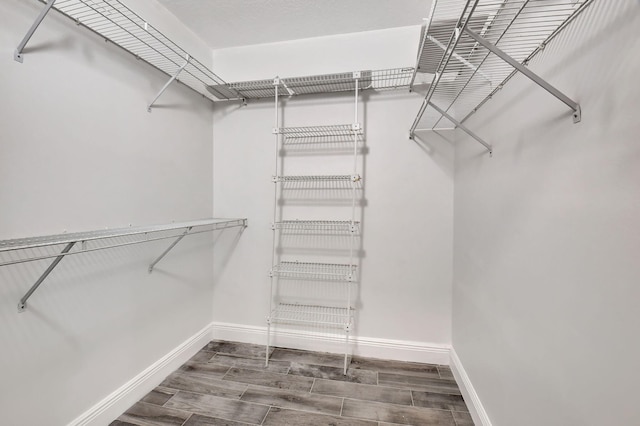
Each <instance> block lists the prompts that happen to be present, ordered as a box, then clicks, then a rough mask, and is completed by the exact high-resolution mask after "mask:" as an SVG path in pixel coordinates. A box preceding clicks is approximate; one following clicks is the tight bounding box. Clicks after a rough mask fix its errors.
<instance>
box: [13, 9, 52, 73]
mask: <svg viewBox="0 0 640 426" xmlns="http://www.w3.org/2000/svg"><path fill="white" fill-rule="evenodd" d="M55 2H56V0H49V1H48V2H47V4H46V6H45V7H44V8H43V9H42V10H41V11H40V15H38V17H37V18H36V20H35V21H34V23H33V25H31V28H29V31H27V34H25V36H24V38H23V39H22V41H21V42H20V44H19V45H18V47H17V48H16V50H15V52H13V59H14V60H15V61H17V62H20V63H22V61H23V59H24V58H23V57H22V51H23V50H24V48H25V46H26V45H27V43H29V40H31V37H32V36H33V33H35V32H36V30H37V29H38V27H39V26H40V24H41V23H42V21H43V20H44V17H45V16H47V13H49V10H51V8H52V7H53V4H54V3H55Z"/></svg>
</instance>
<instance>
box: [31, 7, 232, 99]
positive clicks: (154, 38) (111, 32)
mask: <svg viewBox="0 0 640 426" xmlns="http://www.w3.org/2000/svg"><path fill="white" fill-rule="evenodd" d="M40 2H41V3H44V4H47V3H53V6H52V8H53V9H55V10H57V11H58V12H60V13H62V14H63V15H65V16H67V17H68V18H70V19H72V20H73V21H74V22H76V23H77V24H78V25H81V26H84V27H86V28H88V29H89V30H91V31H93V32H95V33H96V34H98V35H100V36H101V37H103V38H104V39H105V40H108V41H109V42H111V43H113V44H115V45H117V46H119V47H121V48H122V49H124V50H125V51H127V52H129V53H131V54H132V55H133V56H135V57H136V58H137V59H140V60H142V61H144V62H147V63H148V64H150V65H152V66H154V67H155V68H157V69H159V70H160V71H162V72H164V73H165V74H167V75H168V76H174V75H178V74H179V76H178V77H177V78H176V80H177V81H179V82H181V83H183V84H185V85H186V86H187V87H189V88H191V89H193V90H194V91H196V92H197V93H199V94H200V95H202V96H205V97H207V98H208V99H210V100H218V99H220V98H219V97H217V96H214V93H212V92H211V91H210V90H207V88H208V87H212V86H219V85H224V84H225V81H224V80H223V79H221V78H220V77H219V76H217V75H216V74H215V73H214V72H213V71H211V70H210V69H209V67H207V66H206V65H204V64H203V63H202V62H200V61H199V60H197V59H196V58H194V57H193V56H192V55H190V54H189V53H188V52H187V51H186V50H184V49H183V48H181V47H180V46H178V45H177V44H176V43H175V42H173V41H172V40H171V39H169V38H168V37H167V36H165V35H164V34H163V33H162V32H160V31H159V30H157V29H156V28H154V27H153V26H152V25H151V24H150V23H148V22H147V21H146V20H144V19H143V18H142V17H140V16H139V15H138V14H136V13H135V12H134V11H133V10H131V9H129V8H128V7H127V6H125V5H124V4H123V3H122V2H120V1H119V0H49V1H48V2H45V1H44V0H40ZM223 99H227V98H226V97H225V98H223Z"/></svg>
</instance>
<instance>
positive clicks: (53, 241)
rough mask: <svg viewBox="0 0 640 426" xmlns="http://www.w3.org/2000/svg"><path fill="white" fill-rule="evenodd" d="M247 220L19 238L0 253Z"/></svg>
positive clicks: (0, 246) (226, 225) (223, 225)
mask: <svg viewBox="0 0 640 426" xmlns="http://www.w3.org/2000/svg"><path fill="white" fill-rule="evenodd" d="M246 222H247V220H246V219H220V218H215V219H203V220H195V221H189V222H179V223H170V224H166V225H152V226H136V227H128V228H117V229H102V230H96V231H87V232H73V233H68V234H57V235H47V236H41V237H31V238H18V239H12V240H0V252H3V251H9V250H24V249H29V248H36V247H45V246H52V245H58V244H68V243H72V242H78V241H93V240H101V239H106V238H116V237H125V236H132V235H142V234H150V233H158V232H162V231H172V230H177V229H187V228H196V227H204V226H213V228H214V229H223V228H230V227H235V226H246Z"/></svg>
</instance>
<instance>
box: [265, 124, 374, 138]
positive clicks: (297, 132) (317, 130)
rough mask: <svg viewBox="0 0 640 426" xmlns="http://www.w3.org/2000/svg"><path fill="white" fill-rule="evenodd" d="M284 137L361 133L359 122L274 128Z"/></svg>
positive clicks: (341, 135)
mask: <svg viewBox="0 0 640 426" xmlns="http://www.w3.org/2000/svg"><path fill="white" fill-rule="evenodd" d="M274 132H275V133H278V134H281V135H283V136H284V138H285V139H314V138H341V137H354V136H355V135H362V134H363V131H362V127H361V126H360V125H359V124H337V125H331V126H308V127H280V128H278V129H274Z"/></svg>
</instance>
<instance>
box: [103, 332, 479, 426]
mask: <svg viewBox="0 0 640 426" xmlns="http://www.w3.org/2000/svg"><path fill="white" fill-rule="evenodd" d="M264 351H265V347H264V346H259V345H250V344H246V343H235V342H225V341H213V342H211V343H209V344H208V345H207V346H205V347H204V348H202V350H201V351H200V352H198V353H197V354H196V355H195V356H194V357H193V358H191V359H190V360H189V361H188V362H187V363H185V364H184V365H183V366H182V367H180V369H178V370H177V371H175V372H174V373H172V374H171V375H170V376H169V377H167V378H166V379H165V380H164V381H163V382H162V383H161V384H160V386H158V387H157V388H156V389H154V390H153V391H151V392H150V393H149V394H148V395H146V396H145V397H144V398H142V400H140V401H139V402H137V403H136V404H135V405H134V406H133V407H131V408H129V409H128V410H127V411H126V412H125V413H124V414H122V415H121V416H120V417H118V419H117V420H115V421H113V422H112V423H111V426H124V425H154V426H155V425H176V426H181V425H184V426H203V425H215V426H241V425H268V426H286V425H295V426H302V425H311V426H325V425H326V426H329V425H331V426H392V425H420V426H422V425H442V426H473V421H472V420H471V416H470V415H469V412H468V410H467V406H466V404H465V402H464V400H463V399H462V396H461V395H460V390H459V389H458V386H457V385H456V382H455V381H454V379H453V375H452V374H451V370H450V369H449V367H447V366H442V365H432V364H418V363H410V362H399V361H388V360H379V359H372V358H361V357H354V358H353V360H352V362H351V364H350V367H349V370H348V373H347V375H346V376H345V375H343V374H342V363H343V357H342V356H340V355H334V354H327V353H319V352H308V351H299V350H292V349H282V348H275V349H272V353H271V360H270V362H269V366H268V367H265V366H264Z"/></svg>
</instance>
